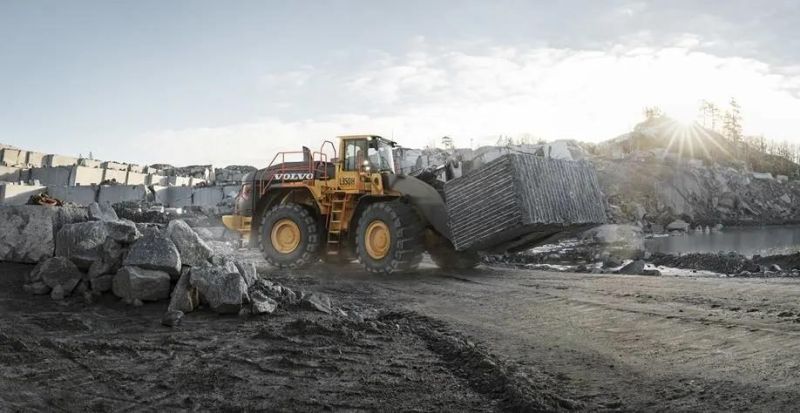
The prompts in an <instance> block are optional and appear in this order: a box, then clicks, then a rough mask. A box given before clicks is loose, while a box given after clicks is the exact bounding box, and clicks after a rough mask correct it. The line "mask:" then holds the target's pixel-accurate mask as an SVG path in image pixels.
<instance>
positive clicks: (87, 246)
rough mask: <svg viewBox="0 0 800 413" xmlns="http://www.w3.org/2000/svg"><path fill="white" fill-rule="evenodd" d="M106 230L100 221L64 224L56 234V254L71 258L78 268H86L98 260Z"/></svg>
mask: <svg viewBox="0 0 800 413" xmlns="http://www.w3.org/2000/svg"><path fill="white" fill-rule="evenodd" d="M107 236H108V231H107V229H106V226H105V223H103V222H100V221H89V222H80V223H77V224H66V225H64V226H63V227H62V228H61V230H60V231H58V235H56V256H58V257H66V258H69V259H70V260H72V262H74V263H75V265H77V266H78V268H81V269H83V270H88V269H89V267H90V266H91V265H92V263H93V262H95V261H98V260H100V258H101V257H102V255H101V253H102V250H103V244H105V242H106V237H107Z"/></svg>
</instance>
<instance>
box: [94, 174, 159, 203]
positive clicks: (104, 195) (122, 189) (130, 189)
mask: <svg viewBox="0 0 800 413" xmlns="http://www.w3.org/2000/svg"><path fill="white" fill-rule="evenodd" d="M123 173H124V172H123ZM146 195H147V188H145V186H144V185H102V186H100V192H99V194H98V196H97V202H99V203H102V202H108V203H111V204H112V205H113V204H116V203H118V202H123V201H144V200H145V197H146Z"/></svg>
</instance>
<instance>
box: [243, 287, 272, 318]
mask: <svg viewBox="0 0 800 413" xmlns="http://www.w3.org/2000/svg"><path fill="white" fill-rule="evenodd" d="M276 308H278V303H277V302H275V300H273V299H272V298H269V297H267V295H266V294H264V293H262V292H261V291H254V292H253V293H252V294H250V311H251V312H252V313H253V314H257V315H258V314H272V313H273V312H274V311H275V309H276Z"/></svg>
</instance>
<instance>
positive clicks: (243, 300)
mask: <svg viewBox="0 0 800 413" xmlns="http://www.w3.org/2000/svg"><path fill="white" fill-rule="evenodd" d="M85 218H86V219H88V220H86V221H85V222H74V223H63V224H61V225H60V228H59V229H58V231H57V232H56V235H55V237H54V240H53V239H50V240H49V242H51V243H52V242H54V243H55V256H52V257H48V258H44V259H42V260H41V261H40V262H39V263H38V265H37V266H36V267H35V268H34V269H33V270H32V271H31V272H30V274H29V275H28V277H27V279H26V280H25V286H24V288H25V290H26V291H28V292H30V293H32V294H37V295H45V294H50V296H51V297H52V298H53V299H56V300H60V299H64V298H65V297H69V296H81V295H82V296H83V297H84V299H85V300H86V301H87V302H92V301H94V298H95V297H96V296H98V295H100V294H103V293H105V292H108V291H111V292H112V293H113V294H114V295H115V296H117V297H119V298H120V299H122V300H123V301H124V302H126V303H128V304H132V305H142V303H143V302H144V301H160V300H168V299H169V306H168V309H167V313H166V314H165V316H164V319H163V320H162V323H163V324H165V325H169V326H175V325H178V324H179V323H180V321H181V319H182V318H183V317H184V315H185V314H186V313H190V312H192V311H195V310H197V309H198V308H199V307H200V306H201V305H203V306H207V307H208V308H210V309H211V310H212V311H214V312H216V313H218V314H241V313H249V314H256V315H259V314H270V313H272V312H274V311H275V310H276V309H277V308H278V307H279V305H296V306H300V307H302V308H307V309H310V310H316V311H321V312H325V313H328V314H330V313H331V312H332V307H331V302H330V299H329V298H328V297H326V296H323V295H319V294H311V293H305V292H300V293H297V292H294V291H292V290H291V289H289V288H286V287H283V286H281V285H278V284H274V283H271V282H269V281H267V280H263V279H259V277H258V273H257V271H256V267H255V264H253V263H249V262H242V261H235V260H232V259H230V258H227V257H220V256H216V255H214V252H213V251H212V249H211V247H209V245H208V244H207V243H206V242H205V241H204V240H203V239H202V238H201V237H200V236H199V235H198V234H197V233H196V232H195V231H194V230H193V229H192V228H191V227H190V226H189V225H188V224H186V222H184V221H181V220H174V221H170V222H169V224H168V225H166V226H165V225H163V224H158V225H145V224H135V223H133V222H132V221H128V220H125V219H119V217H118V216H117V215H116V213H115V212H114V210H113V209H112V208H111V207H110V206H109V205H98V204H92V205H90V206H89V208H88V215H87V216H86V217H85ZM41 222H43V223H49V225H51V227H48V228H52V225H53V224H52V220H49V219H43V220H41ZM50 231H52V229H50ZM51 255H52V254H51Z"/></svg>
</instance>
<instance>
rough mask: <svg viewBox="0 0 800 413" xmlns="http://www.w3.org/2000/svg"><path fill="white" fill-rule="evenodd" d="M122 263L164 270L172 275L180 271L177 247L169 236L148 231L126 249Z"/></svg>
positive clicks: (178, 273) (176, 274)
mask: <svg viewBox="0 0 800 413" xmlns="http://www.w3.org/2000/svg"><path fill="white" fill-rule="evenodd" d="M123 265H126V266H136V267H140V268H144V269H148V270H156V271H164V272H166V273H168V274H170V275H174V276H178V275H180V273H181V257H180V254H179V253H178V248H177V247H175V244H174V243H173V242H172V241H170V239H169V238H167V237H165V236H163V235H162V234H155V233H149V234H147V235H146V236H144V237H142V238H141V239H139V240H138V241H136V242H135V243H134V244H133V245H132V246H131V248H130V250H129V251H128V255H127V256H126V257H125V260H124V261H123Z"/></svg>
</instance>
